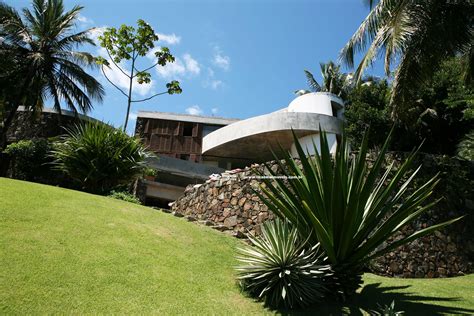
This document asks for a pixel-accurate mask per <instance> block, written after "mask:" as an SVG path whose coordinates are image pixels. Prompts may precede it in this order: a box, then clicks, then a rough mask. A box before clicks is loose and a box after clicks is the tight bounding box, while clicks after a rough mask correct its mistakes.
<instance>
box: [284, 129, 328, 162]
mask: <svg viewBox="0 0 474 316" xmlns="http://www.w3.org/2000/svg"><path fill="white" fill-rule="evenodd" d="M326 138H327V140H328V145H329V152H330V153H331V154H333V153H335V152H336V146H337V139H336V134H333V133H326ZM298 141H299V143H300V145H301V147H303V150H304V151H305V152H308V153H309V155H310V156H311V155H314V154H315V152H314V145H313V142H314V144H315V145H316V149H317V150H318V152H321V136H320V134H319V133H317V134H312V135H307V136H304V137H301V138H299V139H298ZM291 155H292V156H293V157H296V158H298V152H297V151H296V146H295V144H293V145H291Z"/></svg>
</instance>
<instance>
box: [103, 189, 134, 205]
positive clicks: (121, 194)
mask: <svg viewBox="0 0 474 316" xmlns="http://www.w3.org/2000/svg"><path fill="white" fill-rule="evenodd" d="M108 197H111V198H114V199H117V200H122V201H126V202H130V203H134V204H142V203H141V202H140V200H139V199H138V198H137V197H136V196H135V195H133V194H131V193H129V192H126V191H114V190H112V191H111V192H110V194H109V195H108Z"/></svg>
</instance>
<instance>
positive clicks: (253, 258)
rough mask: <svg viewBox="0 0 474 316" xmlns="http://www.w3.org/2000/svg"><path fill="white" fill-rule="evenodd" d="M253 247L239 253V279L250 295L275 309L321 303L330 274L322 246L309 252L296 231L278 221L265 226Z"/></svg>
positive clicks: (315, 246) (285, 223)
mask: <svg viewBox="0 0 474 316" xmlns="http://www.w3.org/2000/svg"><path fill="white" fill-rule="evenodd" d="M249 239H250V241H251V243H252V245H253V247H247V248H242V249H239V251H240V256H239V257H238V260H239V261H240V263H241V264H242V265H241V266H239V267H237V272H238V274H239V279H240V280H241V284H242V286H243V288H244V289H245V290H247V291H248V292H249V293H250V294H252V295H254V296H256V297H258V298H260V299H264V300H265V302H266V303H267V304H268V305H269V306H272V307H278V306H281V305H284V306H286V307H290V308H291V307H295V306H305V305H309V304H311V303H314V302H316V301H318V300H320V299H321V298H322V297H323V295H324V293H325V290H326V288H325V286H324V281H325V278H327V277H328V276H329V275H330V274H331V270H330V267H329V265H327V264H326V263H325V259H326V258H324V257H323V255H322V254H321V252H320V251H319V245H318V244H316V245H314V246H313V247H312V248H308V246H307V244H306V241H305V240H304V239H302V238H301V237H300V236H299V235H298V232H297V230H296V229H295V228H292V227H291V226H290V224H289V223H288V222H287V221H282V220H279V219H276V220H275V221H271V222H266V223H264V224H263V226H262V234H261V236H260V237H256V238H255V237H249Z"/></svg>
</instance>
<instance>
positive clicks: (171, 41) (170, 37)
mask: <svg viewBox="0 0 474 316" xmlns="http://www.w3.org/2000/svg"><path fill="white" fill-rule="evenodd" d="M156 35H158V38H159V40H160V41H163V42H164V43H166V44H168V45H175V44H179V43H180V42H181V36H177V35H176V34H174V33H173V34H162V33H156Z"/></svg>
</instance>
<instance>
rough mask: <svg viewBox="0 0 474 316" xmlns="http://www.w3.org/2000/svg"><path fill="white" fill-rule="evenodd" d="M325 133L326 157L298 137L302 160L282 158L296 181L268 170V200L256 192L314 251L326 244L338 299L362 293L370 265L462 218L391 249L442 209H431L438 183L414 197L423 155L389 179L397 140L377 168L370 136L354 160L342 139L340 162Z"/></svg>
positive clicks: (323, 150)
mask: <svg viewBox="0 0 474 316" xmlns="http://www.w3.org/2000/svg"><path fill="white" fill-rule="evenodd" d="M320 133H321V151H320V153H318V151H317V149H316V148H314V151H315V152H316V154H315V156H314V158H313V157H307V156H306V153H305V152H304V150H303V148H302V147H301V145H300V144H299V142H298V139H297V137H296V135H294V141H295V145H296V148H297V151H298V156H299V158H300V161H299V162H298V161H296V160H295V158H293V157H292V156H291V155H290V154H289V153H282V155H283V158H284V161H285V164H283V162H282V161H280V160H279V159H277V163H278V164H279V165H280V169H281V170H283V171H282V172H283V176H284V177H285V178H286V179H291V181H286V180H284V179H282V178H281V177H277V176H278V175H277V174H276V173H275V172H274V171H272V169H271V167H270V166H268V165H267V167H266V171H267V172H268V173H270V175H271V176H275V178H269V177H264V178H263V180H262V181H263V182H264V184H265V186H263V185H262V186H261V188H260V189H261V191H262V192H263V194H261V193H259V192H258V191H256V193H257V194H258V195H259V197H260V199H261V200H262V202H264V203H265V204H266V205H267V206H268V208H269V210H271V211H272V212H273V213H274V214H276V215H277V216H279V217H280V218H286V219H288V221H289V222H290V223H291V224H292V225H294V226H295V227H297V229H298V231H299V232H300V233H301V234H302V235H303V236H305V237H306V238H308V240H309V242H310V243H311V244H312V245H316V244H318V243H320V244H321V249H322V250H324V252H325V253H326V255H327V256H328V259H329V262H330V263H331V266H332V268H333V270H334V276H333V280H334V281H333V282H332V284H334V285H335V287H334V289H333V291H332V293H334V294H339V295H340V296H342V297H345V296H346V295H352V294H354V293H355V291H356V290H357V288H359V286H360V285H361V281H362V280H361V276H362V272H363V266H364V265H365V264H366V263H367V262H369V261H370V260H371V259H373V258H377V257H378V256H381V255H383V254H385V253H387V252H389V251H391V250H392V249H395V248H397V247H399V246H401V245H403V244H406V243H408V242H410V241H412V240H415V239H417V238H419V237H422V236H424V235H427V234H429V233H431V232H433V231H434V230H436V229H439V228H442V227H444V226H446V225H448V224H450V223H452V222H454V221H456V220H458V219H459V218H457V219H453V220H450V221H447V222H444V223H441V224H437V225H433V226H428V227H426V228H423V229H420V230H418V231H415V232H414V233H412V234H410V235H408V236H406V237H403V238H401V239H397V240H395V241H393V242H392V243H387V240H389V238H390V237H392V236H394V235H395V234H396V233H397V232H398V231H399V230H400V229H402V228H403V227H405V226H406V225H409V224H410V223H412V222H414V221H415V220H416V219H417V218H419V217H420V216H421V215H422V214H423V213H425V212H426V211H427V210H428V209H429V208H430V207H432V206H433V205H434V204H436V203H437V201H434V202H428V203H427V199H428V198H429V197H430V196H431V195H432V192H433V189H434V187H435V186H436V184H437V183H438V179H437V177H436V176H435V177H433V178H431V179H429V180H428V181H426V182H425V183H423V184H422V185H421V186H419V187H417V188H416V189H415V190H413V191H412V192H410V191H407V190H408V189H409V188H410V187H411V186H412V185H413V179H414V178H415V176H416V174H417V173H418V171H419V170H420V168H416V169H415V170H414V171H411V170H413V169H411V168H412V167H411V165H412V162H413V160H414V158H415V156H416V151H415V152H412V153H411V154H410V155H409V156H408V157H407V158H406V160H405V161H404V162H403V163H402V164H401V165H400V167H399V168H398V169H397V170H396V171H395V172H392V171H393V169H394V168H393V164H392V165H390V166H388V167H387V169H386V171H384V172H382V168H383V164H384V161H385V154H386V152H387V147H388V143H389V141H390V137H388V139H387V141H386V142H385V144H384V145H383V146H382V149H381V151H380V153H379V154H378V156H377V157H376V159H375V161H373V162H369V160H368V158H367V154H368V145H367V136H366V137H364V139H363V141H362V145H361V147H360V149H359V151H358V152H357V153H356V154H354V155H350V153H349V146H348V143H347V139H346V136H345V135H343V137H342V140H341V143H340V144H339V145H338V146H337V149H336V153H335V156H334V157H333V156H332V155H331V154H330V152H329V145H328V143H327V139H326V135H325V133H324V132H321V131H320ZM390 134H391V133H390ZM315 147H316V145H315ZM262 174H263V173H262ZM280 176H281V175H280Z"/></svg>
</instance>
